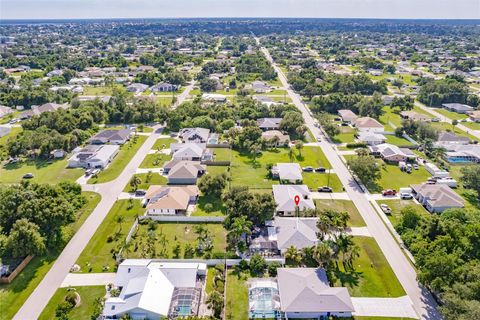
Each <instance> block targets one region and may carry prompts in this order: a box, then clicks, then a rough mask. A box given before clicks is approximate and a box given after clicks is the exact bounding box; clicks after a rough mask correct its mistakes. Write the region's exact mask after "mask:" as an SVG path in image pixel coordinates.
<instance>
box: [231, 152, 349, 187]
mask: <svg viewBox="0 0 480 320" xmlns="http://www.w3.org/2000/svg"><path fill="white" fill-rule="evenodd" d="M293 161H294V162H298V163H299V164H300V166H302V167H304V166H312V167H318V166H322V167H326V168H329V167H330V164H329V162H328V160H327V159H326V158H325V155H324V154H323V152H322V151H321V149H320V148H319V147H304V148H303V150H302V152H301V155H300V154H299V152H298V151H297V150H295V152H294V156H293ZM278 162H291V161H290V158H289V156H288V149H287V148H279V149H270V150H267V151H263V152H262V154H261V155H260V157H258V158H257V159H256V160H255V161H254V159H253V158H252V157H250V155H248V154H242V153H239V152H238V151H235V150H233V151H232V166H231V167H232V168H231V179H232V185H244V186H249V187H251V188H253V189H255V188H256V189H269V188H271V186H272V184H278V180H271V179H269V178H268V170H267V166H268V165H269V164H272V165H274V164H276V163H278ZM303 177H304V179H305V183H306V184H307V185H308V186H309V187H311V188H317V187H319V186H324V185H327V180H328V175H327V174H323V173H312V174H311V176H310V175H309V174H305V173H304V174H303ZM330 185H331V186H332V187H333V188H334V190H335V191H338V189H339V188H340V189H341V184H340V181H338V177H337V176H336V175H335V174H331V175H330Z"/></svg>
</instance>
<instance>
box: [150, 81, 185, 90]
mask: <svg viewBox="0 0 480 320" xmlns="http://www.w3.org/2000/svg"><path fill="white" fill-rule="evenodd" d="M179 87H180V86H177V85H176V84H171V83H168V82H162V83H157V84H156V85H153V86H151V87H150V91H152V92H174V91H178V89H179Z"/></svg>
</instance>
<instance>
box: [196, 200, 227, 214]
mask: <svg viewBox="0 0 480 320" xmlns="http://www.w3.org/2000/svg"><path fill="white" fill-rule="evenodd" d="M207 204H211V205H212V210H211V211H207V208H206V205H207ZM224 215H225V208H224V207H223V204H222V200H221V199H220V198H219V197H212V196H204V195H201V196H200V197H199V198H198V201H197V204H196V208H195V211H193V213H192V216H212V217H213V216H224Z"/></svg>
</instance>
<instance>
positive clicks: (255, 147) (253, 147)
mask: <svg viewBox="0 0 480 320" xmlns="http://www.w3.org/2000/svg"><path fill="white" fill-rule="evenodd" d="M249 149H250V154H251V155H252V156H253V163H256V162H257V156H258V154H259V153H260V151H261V148H260V146H259V145H258V144H256V143H254V144H252V145H251V146H250V148H249Z"/></svg>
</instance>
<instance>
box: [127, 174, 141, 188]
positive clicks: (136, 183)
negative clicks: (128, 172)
mask: <svg viewBox="0 0 480 320" xmlns="http://www.w3.org/2000/svg"><path fill="white" fill-rule="evenodd" d="M141 183H142V179H140V177H139V176H137V175H136V174H134V175H133V177H132V179H130V186H131V187H132V189H133V191H137V189H138V186H139V185H140V184H141Z"/></svg>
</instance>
